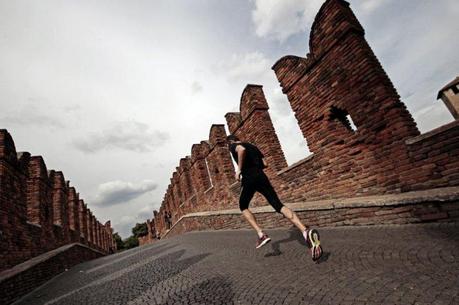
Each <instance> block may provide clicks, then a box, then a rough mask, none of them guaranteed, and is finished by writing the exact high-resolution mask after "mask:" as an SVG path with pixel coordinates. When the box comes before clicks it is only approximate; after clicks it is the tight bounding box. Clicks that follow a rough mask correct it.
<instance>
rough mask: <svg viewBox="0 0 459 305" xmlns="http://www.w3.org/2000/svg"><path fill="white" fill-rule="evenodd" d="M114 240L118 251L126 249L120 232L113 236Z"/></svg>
mask: <svg viewBox="0 0 459 305" xmlns="http://www.w3.org/2000/svg"><path fill="white" fill-rule="evenodd" d="M113 239H114V240H115V243H116V248H117V249H118V250H122V249H124V242H123V240H122V239H121V236H120V235H119V234H118V232H116V233H115V234H113Z"/></svg>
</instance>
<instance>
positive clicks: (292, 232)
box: [265, 227, 307, 257]
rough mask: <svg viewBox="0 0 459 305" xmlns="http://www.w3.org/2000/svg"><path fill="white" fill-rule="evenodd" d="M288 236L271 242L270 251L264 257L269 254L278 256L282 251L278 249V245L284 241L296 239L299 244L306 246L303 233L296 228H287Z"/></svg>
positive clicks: (269, 255)
mask: <svg viewBox="0 0 459 305" xmlns="http://www.w3.org/2000/svg"><path fill="white" fill-rule="evenodd" d="M288 233H289V237H287V238H284V239H281V240H276V241H274V242H272V243H271V247H272V252H269V253H266V254H265V257H271V256H279V255H281V254H282V251H281V250H280V245H281V244H284V243H289V242H291V241H295V240H296V241H297V242H298V243H299V244H300V245H303V246H305V247H306V246H307V245H306V241H305V240H304V238H303V235H301V233H300V232H299V231H298V229H296V228H295V227H292V228H290V229H289V230H288Z"/></svg>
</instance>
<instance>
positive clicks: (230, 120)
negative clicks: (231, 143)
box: [225, 112, 242, 134]
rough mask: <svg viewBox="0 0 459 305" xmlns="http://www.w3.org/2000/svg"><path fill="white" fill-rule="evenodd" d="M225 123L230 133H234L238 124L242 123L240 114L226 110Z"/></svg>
mask: <svg viewBox="0 0 459 305" xmlns="http://www.w3.org/2000/svg"><path fill="white" fill-rule="evenodd" d="M225 119H226V125H227V126H228V129H229V132H230V133H231V134H234V133H236V131H237V129H238V128H239V126H241V124H242V116H241V113H240V112H228V113H227V114H225Z"/></svg>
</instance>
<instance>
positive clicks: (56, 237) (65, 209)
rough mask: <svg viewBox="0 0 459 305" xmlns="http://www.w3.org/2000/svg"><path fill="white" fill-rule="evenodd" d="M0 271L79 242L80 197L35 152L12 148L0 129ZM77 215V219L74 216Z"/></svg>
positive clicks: (10, 141) (5, 132)
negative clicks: (48, 168) (19, 150)
mask: <svg viewBox="0 0 459 305" xmlns="http://www.w3.org/2000/svg"><path fill="white" fill-rule="evenodd" d="M0 184H1V185H0V200H1V205H0V216H1V219H2V221H1V222H0V246H1V248H2V249H3V251H1V253H0V262H1V263H0V271H1V270H5V269H8V268H11V267H12V266H14V265H16V264H18V263H21V262H23V261H26V260H28V259H30V258H32V257H35V256H37V255H40V254H42V253H45V252H47V251H50V250H52V249H55V248H57V247H60V246H62V245H65V244H69V243H72V242H80V241H81V239H80V238H81V237H80V223H81V221H80V219H81V218H83V214H84V213H83V210H81V213H80V206H81V205H80V204H79V203H80V201H79V198H78V194H77V193H76V191H75V189H74V188H73V187H70V186H69V183H68V182H67V181H65V179H64V175H63V173H62V172H60V171H55V170H49V171H48V170H47V168H46V164H45V162H44V160H43V158H42V157H41V156H31V155H30V153H28V152H20V153H16V149H15V145H14V141H13V139H12V137H11V135H10V134H9V133H8V131H7V130H5V129H0ZM80 217H81V218H80Z"/></svg>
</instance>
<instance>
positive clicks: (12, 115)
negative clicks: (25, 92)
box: [0, 104, 65, 128]
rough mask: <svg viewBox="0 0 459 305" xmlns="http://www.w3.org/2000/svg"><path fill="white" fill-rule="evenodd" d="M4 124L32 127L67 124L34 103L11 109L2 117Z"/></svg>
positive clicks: (62, 125) (60, 126)
mask: <svg viewBox="0 0 459 305" xmlns="http://www.w3.org/2000/svg"><path fill="white" fill-rule="evenodd" d="M0 121H1V122H2V124H6V125H11V126H19V125H22V126H30V127H51V128H63V127H65V124H64V123H63V122H62V121H61V120H60V119H59V118H58V116H53V115H51V114H48V113H44V112H43V109H41V108H39V107H37V106H36V105H34V104H26V105H24V106H23V107H22V108H21V109H19V110H16V111H9V112H7V113H6V114H5V115H3V116H2V117H0Z"/></svg>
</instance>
